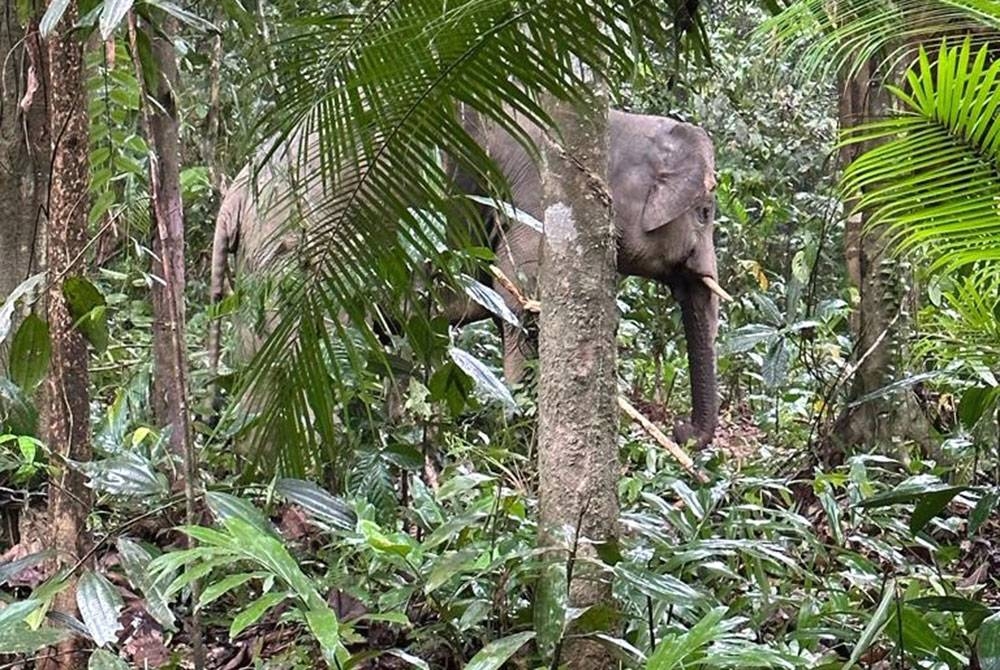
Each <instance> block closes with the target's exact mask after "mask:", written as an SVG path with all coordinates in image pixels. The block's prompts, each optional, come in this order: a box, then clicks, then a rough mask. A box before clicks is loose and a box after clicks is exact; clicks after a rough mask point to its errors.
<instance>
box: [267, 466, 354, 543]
mask: <svg viewBox="0 0 1000 670" xmlns="http://www.w3.org/2000/svg"><path fill="white" fill-rule="evenodd" d="M274 490H275V492H277V493H278V494H279V495H281V496H283V497H284V498H285V499H286V500H287V501H288V502H292V503H295V504H296V505H298V506H300V507H301V508H302V509H304V510H305V511H306V513H307V514H309V515H310V516H313V517H316V518H317V519H320V520H322V521H325V522H327V523H329V524H330V525H332V526H333V527H334V528H338V529H340V530H346V531H352V530H354V527H355V526H356V525H357V515H356V514H355V513H354V510H353V509H351V506H350V505H349V504H348V503H347V502H346V501H344V500H343V499H341V498H338V497H336V496H334V495H332V494H330V493H329V492H327V491H324V490H323V489H321V488H320V487H319V486H317V485H316V484H314V483H312V482H307V481H303V480H301V479H279V480H278V481H277V482H276V483H275V485H274Z"/></svg>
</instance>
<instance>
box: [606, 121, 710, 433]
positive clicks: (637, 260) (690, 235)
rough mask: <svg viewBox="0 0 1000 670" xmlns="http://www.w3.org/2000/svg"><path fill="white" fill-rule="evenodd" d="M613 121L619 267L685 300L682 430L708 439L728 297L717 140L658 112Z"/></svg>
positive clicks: (611, 168)
mask: <svg viewBox="0 0 1000 670" xmlns="http://www.w3.org/2000/svg"><path fill="white" fill-rule="evenodd" d="M616 117H617V118H616ZM610 126H611V133H612V135H611V144H610V146H611V156H610V165H609V181H610V184H611V190H612V196H613V199H614V203H615V217H616V221H617V226H618V232H619V235H620V238H619V258H618V264H619V270H620V271H621V272H622V273H623V274H626V275H637V276H640V277H648V278H650V279H655V280H657V281H661V282H663V283H665V284H667V285H668V286H669V287H670V289H671V292H672V293H673V295H674V298H675V299H676V300H677V301H678V303H679V304H680V306H681V312H682V318H683V322H684V334H685V338H686V340H687V351H688V364H689V367H690V378H691V403H692V412H691V419H690V421H681V422H678V423H677V424H675V427H674V433H675V437H676V439H677V440H678V441H680V442H687V441H688V440H691V439H693V440H694V441H695V443H696V446H698V447H702V446H705V445H707V444H708V443H709V442H711V440H712V436H713V434H714V432H715V427H716V423H717V421H718V413H719V400H718V385H717V381H716V371H715V338H716V334H717V331H718V323H719V298H720V297H723V298H728V295H727V294H726V293H725V291H723V290H722V289H721V287H720V286H719V284H718V272H717V269H716V260H715V244H714V242H713V227H714V214H715V204H714V196H713V190H714V188H715V174H714V172H715V160H714V152H713V148H712V142H711V140H710V139H709V138H708V135H707V134H706V133H705V131H704V130H702V129H701V128H698V127H696V126H692V125H689V124H686V123H680V122H678V121H674V120H673V119H668V118H663V117H658V116H643V115H636V114H624V113H614V114H613V116H612V118H611V124H610Z"/></svg>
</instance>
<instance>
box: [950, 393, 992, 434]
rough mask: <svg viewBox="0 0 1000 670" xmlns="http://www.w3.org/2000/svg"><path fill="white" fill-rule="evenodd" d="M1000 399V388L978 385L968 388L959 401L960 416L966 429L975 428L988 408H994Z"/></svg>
mask: <svg viewBox="0 0 1000 670" xmlns="http://www.w3.org/2000/svg"><path fill="white" fill-rule="evenodd" d="M998 399H1000V388H996V387H977V388H971V389H966V391H965V393H963V394H962V399H961V400H960V401H959V403H958V418H959V419H960V420H961V422H962V425H963V426H965V428H966V430H972V429H973V428H975V426H976V424H977V423H979V420H980V419H982V418H983V417H984V416H985V415H986V413H987V411H988V410H991V409H994V408H995V407H996V404H997V400H998Z"/></svg>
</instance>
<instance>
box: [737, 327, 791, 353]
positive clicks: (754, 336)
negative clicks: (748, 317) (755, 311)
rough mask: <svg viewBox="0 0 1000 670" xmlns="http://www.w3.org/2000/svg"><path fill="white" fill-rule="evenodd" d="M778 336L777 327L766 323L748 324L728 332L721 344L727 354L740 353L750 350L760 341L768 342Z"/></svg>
mask: <svg viewBox="0 0 1000 670" xmlns="http://www.w3.org/2000/svg"><path fill="white" fill-rule="evenodd" d="M778 336H779V332H778V329H777V328H775V327H774V326H769V325H766V324H750V325H747V326H743V327H741V328H737V329H736V331H735V332H733V333H732V334H730V335H729V336H728V337H727V338H726V340H725V344H724V346H723V349H724V350H725V353H727V354H741V353H743V352H745V351H750V350H751V349H753V348H754V347H756V346H757V345H758V344H759V343H761V342H768V341H770V340H772V339H774V338H776V337H778Z"/></svg>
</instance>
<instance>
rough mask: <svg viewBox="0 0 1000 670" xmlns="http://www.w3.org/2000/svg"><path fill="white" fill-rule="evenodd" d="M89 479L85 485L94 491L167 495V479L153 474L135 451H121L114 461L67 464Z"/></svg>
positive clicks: (148, 495) (111, 459)
mask: <svg viewBox="0 0 1000 670" xmlns="http://www.w3.org/2000/svg"><path fill="white" fill-rule="evenodd" d="M70 465H72V467H73V468H74V469H76V470H79V471H80V472H82V473H84V474H85V475H87V476H88V477H90V480H89V481H88V482H87V486H89V487H91V488H92V489H94V490H95V491H100V492H103V493H110V494H112V495H123V496H146V497H150V498H154V497H162V496H166V495H167V494H169V492H170V486H169V484H168V483H167V479H166V477H164V476H163V475H161V474H159V473H157V472H155V471H154V470H153V466H152V464H151V463H150V462H149V461H148V460H146V458H145V457H143V456H142V454H140V453H138V452H135V451H127V452H122V453H121V455H120V456H117V457H115V458H106V459H104V460H100V461H90V462H85V463H78V462H76V461H73V462H71V463H70Z"/></svg>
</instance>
